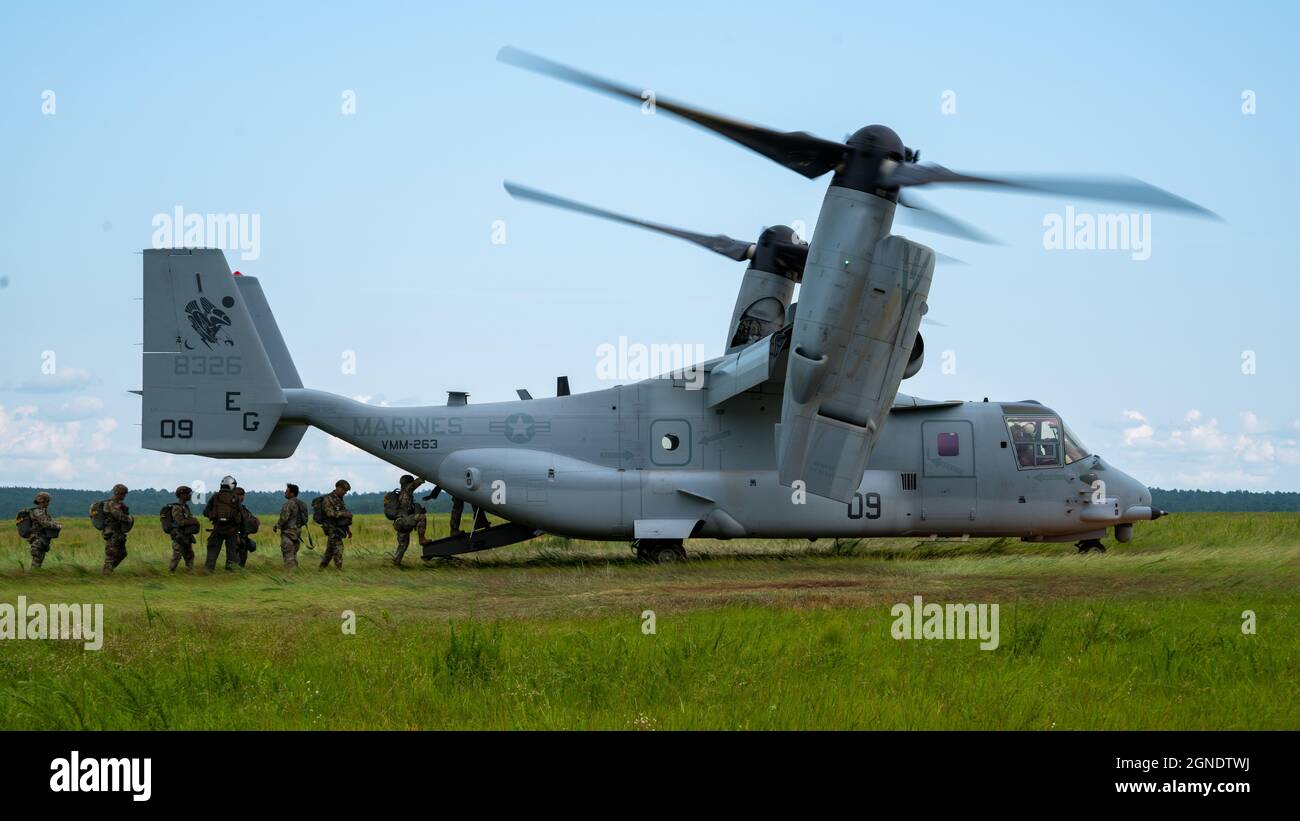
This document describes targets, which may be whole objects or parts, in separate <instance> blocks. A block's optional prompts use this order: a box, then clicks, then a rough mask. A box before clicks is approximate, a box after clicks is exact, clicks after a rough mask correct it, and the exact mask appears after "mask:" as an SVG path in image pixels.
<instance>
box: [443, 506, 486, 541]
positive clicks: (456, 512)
mask: <svg viewBox="0 0 1300 821" xmlns="http://www.w3.org/2000/svg"><path fill="white" fill-rule="evenodd" d="M464 510H465V503H464V502H462V501H461V500H460V499H457V498H455V497H452V500H451V535H453V536H455V535H456V534H457V533H460V532H461V530H460V515H461V513H462V512H464ZM487 526H488V520H487V514H486V513H484V512H483V508H478V509H477V510H475V511H474V524H473V525H472V526H471V530H482V529H484V528H485V527H487Z"/></svg>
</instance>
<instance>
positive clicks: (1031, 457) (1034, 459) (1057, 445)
mask: <svg viewBox="0 0 1300 821" xmlns="http://www.w3.org/2000/svg"><path fill="white" fill-rule="evenodd" d="M1006 421H1007V433H1009V434H1010V435H1011V443H1012V447H1013V448H1014V450H1015V456H1016V464H1017V465H1018V466H1019V467H1022V468H1053V467H1060V466H1061V465H1062V464H1063V463H1064V464H1067V465H1069V464H1072V463H1074V462H1078V461H1079V460H1081V459H1083V458H1085V457H1086V456H1087V455H1088V451H1087V449H1086V448H1084V447H1083V445H1082V444H1081V443H1080V442H1079V439H1078V437H1076V436H1075V435H1074V434H1073V433H1071V432H1070V429H1069V428H1067V427H1066V426H1065V425H1064V424H1062V422H1061V419H1060V417H1058V416H1008V417H1006Z"/></svg>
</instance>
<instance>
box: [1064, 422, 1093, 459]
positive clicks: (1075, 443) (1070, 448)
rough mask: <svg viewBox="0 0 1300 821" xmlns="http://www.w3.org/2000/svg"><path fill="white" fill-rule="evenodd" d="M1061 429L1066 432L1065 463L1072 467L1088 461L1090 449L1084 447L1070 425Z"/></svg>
mask: <svg viewBox="0 0 1300 821" xmlns="http://www.w3.org/2000/svg"><path fill="white" fill-rule="evenodd" d="M1061 427H1062V428H1063V429H1064V430H1065V463H1066V464H1067V465H1070V464H1073V463H1075V462H1082V461H1083V460H1084V459H1087V458H1088V449H1087V448H1085V447H1084V446H1083V442H1081V441H1080V440H1079V437H1077V436H1075V435H1074V431H1072V430H1070V426H1069V425H1066V424H1062V425H1061Z"/></svg>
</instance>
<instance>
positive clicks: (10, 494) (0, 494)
mask: <svg viewBox="0 0 1300 821" xmlns="http://www.w3.org/2000/svg"><path fill="white" fill-rule="evenodd" d="M428 489H429V485H425V486H424V487H422V488H420V491H418V492H417V495H416V500H417V501H419V497H420V496H423V495H424V494H425V493H427V492H428ZM41 490H45V491H46V492H48V493H49V494H50V496H52V497H53V499H52V500H51V502H50V511H51V512H52V513H53V514H54V516H55V518H69V517H73V516H88V515H89V514H90V506H91V505H92V504H94V503H95V502H98V501H99V500H100V499H107V498H108V497H109V495H110V494H109V492H108V491H107V490H59V489H58V488H34V487H0V515H3V516H6V517H13V516H14V515H15V514H16V513H17V512H18V511H19V510H21V509H23V508H28V507H31V506H32V497H34V496H35V495H36V494H37V492H38V491H41ZM320 495H321V493H320V492H319V491H308V490H304V491H302V492H301V493H300V494H299V498H300V499H302V500H303V501H304V502H310V501H311V500H312V498H313V497H315V496H320ZM175 500H176V492H175V488H173V489H172V490H161V489H155V488H145V489H142V490H136V489H135V488H132V489H131V492H130V493H129V494H127V497H126V504H127V507H129V508H130V509H131V514H132V515H134V516H139V515H142V514H153V513H157V512H158V511H159V509H161V508H162V506H163V505H165V504H168V503H170V502H173V501H175ZM244 504H245V505H247V506H248V509H249V510H251V511H253V512H254V513H256V514H257V515H258V516H266V515H275V514H277V513H279V512H280V506H281V505H283V504H284V492H283V491H279V490H276V491H269V490H253V491H249V492H248V495H247V496H246V497H245V499H244ZM347 504H348V509H349V510H351V511H352V512H353V513H383V512H384V494H383V493H349V494H348V498H347ZM420 504H422V505H424V508H425V510H428V511H429V512H431V513H433V512H440V513H445V512H447V511H449V510H451V497H450V496H448V495H447V494H445V493H442V494H439V496H438V498H437V499H433V500H430V501H428V502H420ZM191 507H194V508H199V505H196V504H191ZM196 512H198V511H196Z"/></svg>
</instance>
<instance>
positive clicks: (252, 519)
mask: <svg viewBox="0 0 1300 821" xmlns="http://www.w3.org/2000/svg"><path fill="white" fill-rule="evenodd" d="M242 498H243V497H242V496H241V497H240V499H242ZM255 523H256V524H257V525H258V526H260V524H261V523H260V522H259V521H258V518H257V517H256V516H254V515H253V511H251V510H249V509H248V508H247V507H245V505H244V503H243V502H242V501H241V502H240V503H239V551H238V554H237V555H238V556H239V566H240V567H243V566H244V565H245V564H247V563H248V554H249V553H251V552H253V551H252V550H249V546H250V544H251V545H252V548H253V550H256V549H257V545H256V544H255V543H254V542H253V539H252V538H251V534H252V533H253V531H254V530H255V529H256V528H255V527H254V524H255Z"/></svg>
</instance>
